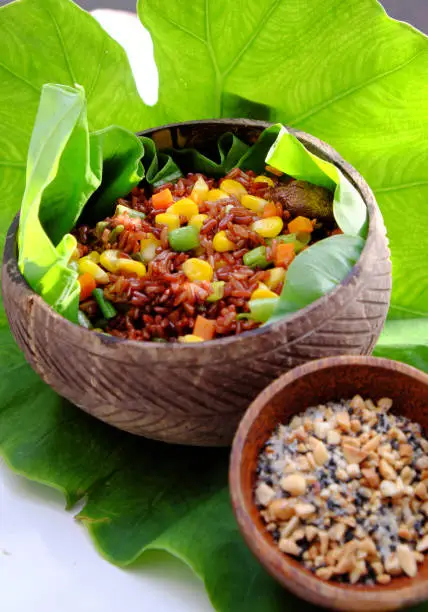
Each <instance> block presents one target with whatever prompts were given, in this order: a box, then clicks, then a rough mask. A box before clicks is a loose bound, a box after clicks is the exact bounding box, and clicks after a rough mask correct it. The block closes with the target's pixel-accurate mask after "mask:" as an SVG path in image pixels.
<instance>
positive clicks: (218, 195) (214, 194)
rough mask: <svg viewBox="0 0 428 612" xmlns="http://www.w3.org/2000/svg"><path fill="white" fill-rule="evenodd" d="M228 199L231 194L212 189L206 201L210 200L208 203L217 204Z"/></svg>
mask: <svg viewBox="0 0 428 612" xmlns="http://www.w3.org/2000/svg"><path fill="white" fill-rule="evenodd" d="M228 197H229V194H228V193H226V192H225V191H223V190H222V189H210V191H209V192H208V193H207V195H206V197H205V200H208V202H215V201H216V200H224V199H225V198H228Z"/></svg>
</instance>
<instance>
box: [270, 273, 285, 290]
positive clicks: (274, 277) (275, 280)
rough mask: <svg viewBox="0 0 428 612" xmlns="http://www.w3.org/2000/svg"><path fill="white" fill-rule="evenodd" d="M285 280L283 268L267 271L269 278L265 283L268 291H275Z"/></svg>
mask: <svg viewBox="0 0 428 612" xmlns="http://www.w3.org/2000/svg"><path fill="white" fill-rule="evenodd" d="M284 280H285V269H284V268H272V270H269V278H268V280H267V281H266V285H267V286H268V287H269V289H276V288H277V287H278V286H279V285H280V284H281V283H283V282H284Z"/></svg>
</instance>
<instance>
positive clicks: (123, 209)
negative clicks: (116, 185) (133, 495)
mask: <svg viewBox="0 0 428 612" xmlns="http://www.w3.org/2000/svg"><path fill="white" fill-rule="evenodd" d="M125 213H126V214H127V215H128V216H129V217H132V218H133V219H145V218H146V215H145V214H144V213H143V212H140V211H139V210H134V209H133V208H129V207H128V206H124V205H123V204H118V205H117V206H116V215H123V214H125Z"/></svg>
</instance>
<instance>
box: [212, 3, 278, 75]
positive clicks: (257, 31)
mask: <svg viewBox="0 0 428 612" xmlns="http://www.w3.org/2000/svg"><path fill="white" fill-rule="evenodd" d="M280 2H281V0H275V1H274V2H273V4H272V5H271V7H270V8H269V9H268V10H267V11H266V13H265V14H264V15H263V17H262V18H261V19H260V21H259V23H258V26H257V27H256V29H255V30H254V32H253V33H252V35H251V36H250V38H249V39H248V40H247V42H246V43H245V45H244V46H243V47H242V49H241V50H240V52H239V53H238V54H237V55H236V57H235V58H234V59H233V60H232V62H231V63H230V65H229V66H228V67H227V68H226V70H225V71H224V72H223V74H222V77H223V79H225V78H226V77H227V76H228V74H229V73H230V72H231V71H232V70H233V69H234V68H235V66H236V65H237V64H238V62H239V60H240V59H241V57H242V56H243V55H244V53H245V52H246V51H248V49H249V48H250V47H251V45H252V44H253V42H254V41H255V40H256V38H257V36H258V35H259V34H260V32H261V31H262V29H263V28H264V26H265V24H266V22H267V21H268V19H269V17H270V16H271V15H272V13H273V12H274V10H275V9H276V8H277V6H278V4H279V3H280Z"/></svg>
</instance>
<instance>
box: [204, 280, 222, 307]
mask: <svg viewBox="0 0 428 612" xmlns="http://www.w3.org/2000/svg"><path fill="white" fill-rule="evenodd" d="M224 285H225V282H224V281H214V282H213V283H211V293H210V295H209V296H208V297H207V302H218V301H219V300H221V299H222V298H223V295H224Z"/></svg>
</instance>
